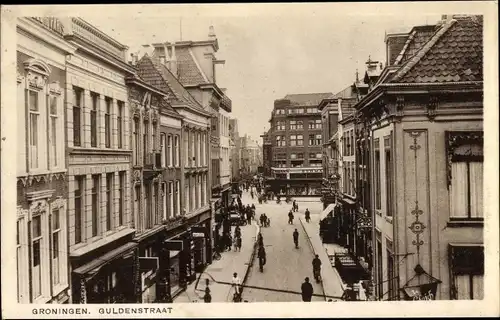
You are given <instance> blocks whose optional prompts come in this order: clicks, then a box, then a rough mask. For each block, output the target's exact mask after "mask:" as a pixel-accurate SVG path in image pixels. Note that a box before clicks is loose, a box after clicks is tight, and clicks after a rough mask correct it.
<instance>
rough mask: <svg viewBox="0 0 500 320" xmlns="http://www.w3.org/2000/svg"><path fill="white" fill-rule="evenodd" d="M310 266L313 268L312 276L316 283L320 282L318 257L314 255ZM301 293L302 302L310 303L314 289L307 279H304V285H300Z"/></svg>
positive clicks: (319, 261)
mask: <svg viewBox="0 0 500 320" xmlns="http://www.w3.org/2000/svg"><path fill="white" fill-rule="evenodd" d="M312 266H313V276H314V278H315V279H316V281H318V282H319V281H320V280H321V259H320V258H319V255H316V256H315V257H314V259H313V261H312ZM300 289H301V291H302V301H305V302H311V300H312V296H313V294H314V289H313V286H312V284H311V283H310V282H309V277H306V278H305V279H304V283H302V286H301V288H300Z"/></svg>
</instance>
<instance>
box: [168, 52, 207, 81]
mask: <svg viewBox="0 0 500 320" xmlns="http://www.w3.org/2000/svg"><path fill="white" fill-rule="evenodd" d="M190 51H191V48H189V47H177V48H176V49H175V56H176V57H177V70H178V74H179V81H180V83H182V84H183V85H192V84H202V83H207V81H206V80H205V78H204V77H203V75H202V71H201V70H200V69H199V68H198V66H197V65H196V62H195V61H194V58H193V56H192V55H191V52H190Z"/></svg>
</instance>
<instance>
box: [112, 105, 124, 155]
mask: <svg viewBox="0 0 500 320" xmlns="http://www.w3.org/2000/svg"><path fill="white" fill-rule="evenodd" d="M122 121H123V119H122ZM110 122H111V123H110V125H111V128H110V129H111V148H112V149H118V103H117V100H116V99H112V100H111V121H110ZM122 130H123V128H122ZM122 139H123V137H122ZM122 141H123V140H122Z"/></svg>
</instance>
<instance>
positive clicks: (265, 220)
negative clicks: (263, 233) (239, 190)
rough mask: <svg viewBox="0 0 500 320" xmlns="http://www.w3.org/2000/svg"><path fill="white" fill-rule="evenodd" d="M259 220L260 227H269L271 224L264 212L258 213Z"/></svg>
mask: <svg viewBox="0 0 500 320" xmlns="http://www.w3.org/2000/svg"><path fill="white" fill-rule="evenodd" d="M259 221H260V226H261V227H269V226H270V225H271V219H269V217H268V216H266V214H265V213H263V214H261V215H260V217H259Z"/></svg>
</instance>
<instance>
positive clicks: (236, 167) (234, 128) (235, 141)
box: [229, 118, 241, 182]
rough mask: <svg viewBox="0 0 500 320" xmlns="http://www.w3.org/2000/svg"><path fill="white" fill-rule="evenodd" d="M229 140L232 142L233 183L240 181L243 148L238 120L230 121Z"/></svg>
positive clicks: (232, 119)
mask: <svg viewBox="0 0 500 320" xmlns="http://www.w3.org/2000/svg"><path fill="white" fill-rule="evenodd" d="M229 139H230V140H231V141H232V149H231V158H230V159H229V161H230V163H231V179H232V181H233V182H238V181H239V180H240V165H241V164H240V163H241V157H240V153H241V146H240V134H239V131H238V119H236V118H231V119H229Z"/></svg>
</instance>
